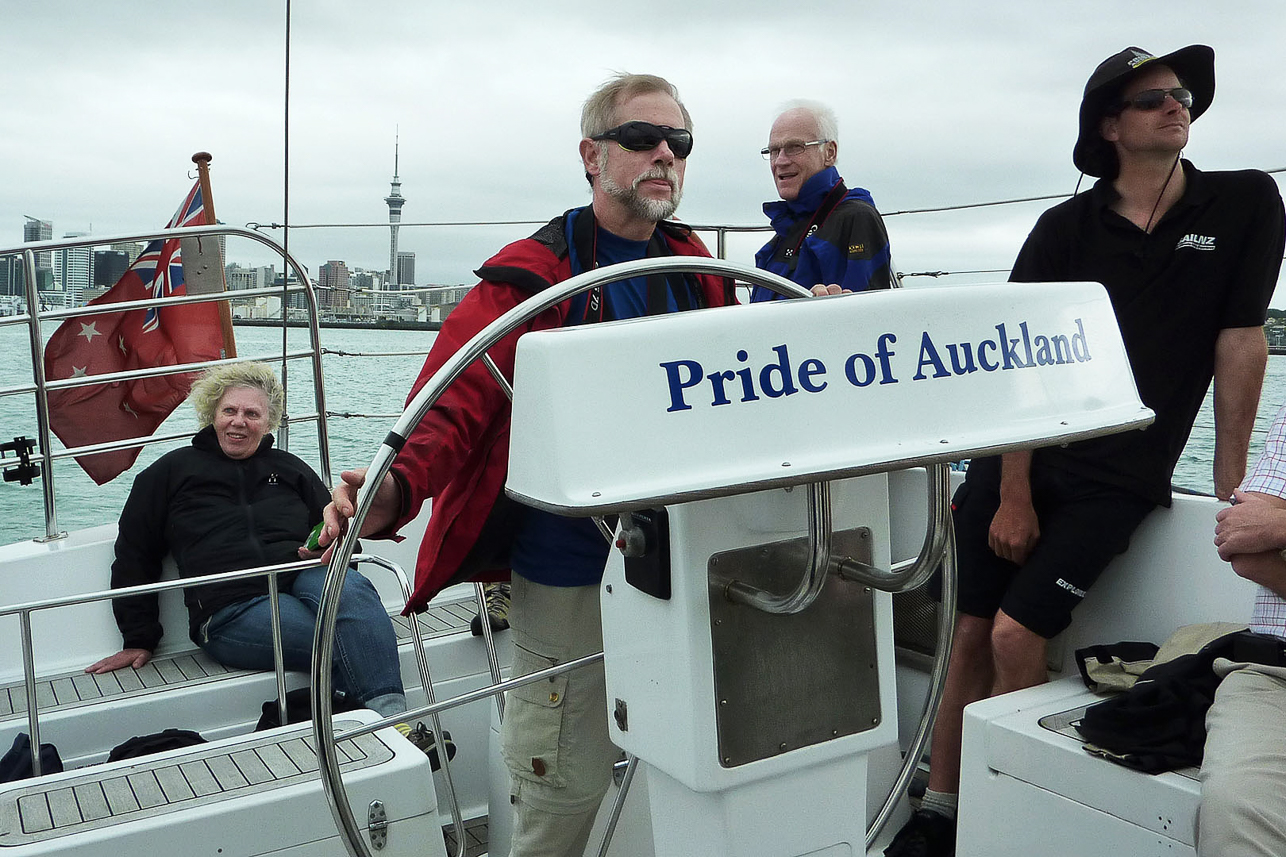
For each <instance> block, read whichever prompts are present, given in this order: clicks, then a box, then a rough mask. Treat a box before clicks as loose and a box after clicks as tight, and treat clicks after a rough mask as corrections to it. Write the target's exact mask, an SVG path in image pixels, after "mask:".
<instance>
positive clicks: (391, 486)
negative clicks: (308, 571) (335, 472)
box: [299, 467, 402, 559]
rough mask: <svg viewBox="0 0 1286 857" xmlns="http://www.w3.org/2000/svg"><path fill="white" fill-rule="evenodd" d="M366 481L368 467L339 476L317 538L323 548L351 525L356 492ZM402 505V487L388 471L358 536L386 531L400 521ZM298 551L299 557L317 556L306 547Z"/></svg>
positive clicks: (355, 512)
mask: <svg viewBox="0 0 1286 857" xmlns="http://www.w3.org/2000/svg"><path fill="white" fill-rule="evenodd" d="M364 484H366V468H365V467H359V468H357V469H356V470H345V471H344V472H343V473H341V474H340V475H339V483H338V484H337V485H336V486H335V488H334V489H333V490H332V491H331V501H330V503H329V504H328V505H327V506H326V508H325V509H324V510H323V511H322V522H323V527H322V531H321V534H320V535H319V536H318V538H317V541H318V543H319V544H320V545H321V546H322V547H323V548H326V547H327V546H328V545H330V544H331V543H332V542H334V541H335V539H336V538H338V537H339V534H340V533H342V532H343V531H344V529H345V528H346V527H347V526H348V519H349V518H351V517H353V515H355V514H357V491H358V489H359V488H361V487H362V486H363V485H364ZM401 508H402V489H401V487H400V486H399V485H398V482H397V480H396V479H394V478H393V474H391V473H390V474H387V475H385V477H384V481H383V482H382V483H380V487H379V490H378V491H376V492H375V499H374V500H373V501H372V503H371V509H370V511H369V512H368V513H367V515H366V520H365V521H363V522H362V531H361V532H360V533H358V535H359V536H369V535H370V534H372V533H382V532H384V531H385V530H387V529H388V528H389V527H391V526H392V525H393V522H394V521H396V520H397V517H398V513H399V512H400V511H401ZM299 550H300V556H304V557H312V556H316V553H312V552H306V550H305V549H304V548H300V549H299ZM329 554H330V551H329V550H327V551H326V552H325V553H324V554H323V557H324V558H326V559H329Z"/></svg>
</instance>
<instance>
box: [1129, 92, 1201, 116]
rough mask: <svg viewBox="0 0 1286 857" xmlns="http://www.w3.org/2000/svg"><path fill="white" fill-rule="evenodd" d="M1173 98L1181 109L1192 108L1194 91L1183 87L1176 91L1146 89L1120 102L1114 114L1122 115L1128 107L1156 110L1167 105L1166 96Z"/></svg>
mask: <svg viewBox="0 0 1286 857" xmlns="http://www.w3.org/2000/svg"><path fill="white" fill-rule="evenodd" d="M1167 95H1168V96H1169V97H1171V98H1173V99H1174V100H1175V101H1177V102H1178V103H1179V106H1181V107H1192V91H1191V90H1188V89H1185V88H1184V87H1182V86H1176V87H1175V88H1174V89H1145V90H1143V91H1142V92H1139V93H1136V94H1135V95H1133V96H1132V97H1130V98H1125V99H1122V100H1121V101H1118V102H1117V103H1116V105H1115V106H1114V107H1113V108H1112V112H1113V113H1120V112H1121V111H1122V110H1124V109H1125V108H1127V107H1133V108H1134V109H1135V110H1156V109H1158V108H1159V107H1161V105H1163V104H1165V99H1166V96H1167Z"/></svg>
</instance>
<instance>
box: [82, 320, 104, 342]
mask: <svg viewBox="0 0 1286 857" xmlns="http://www.w3.org/2000/svg"><path fill="white" fill-rule="evenodd" d="M77 335H78V336H83V337H85V340H86V341H87V342H93V341H94V337H95V336H102V334H101V333H99V332H98V322H96V321H91V322H90V323H89V324H85V322H83V321H82V322H81V323H80V333H79V334H77Z"/></svg>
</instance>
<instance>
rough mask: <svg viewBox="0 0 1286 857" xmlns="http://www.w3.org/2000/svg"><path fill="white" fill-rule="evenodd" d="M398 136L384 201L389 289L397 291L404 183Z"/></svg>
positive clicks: (394, 146)
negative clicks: (389, 187)
mask: <svg viewBox="0 0 1286 857" xmlns="http://www.w3.org/2000/svg"><path fill="white" fill-rule="evenodd" d="M397 155H398V136H397V134H396V133H395V134H394V135H393V186H392V188H391V189H390V190H389V194H388V196H386V197H384V201H385V202H386V203H388V232H389V236H388V287H390V288H394V289H396V288H397V287H398V284H397V279H398V277H397V227H398V224H399V223H401V222H402V205H403V204H404V203H405V202H406V200H405V199H403V198H402V181H401V179H399V178H398V177H397Z"/></svg>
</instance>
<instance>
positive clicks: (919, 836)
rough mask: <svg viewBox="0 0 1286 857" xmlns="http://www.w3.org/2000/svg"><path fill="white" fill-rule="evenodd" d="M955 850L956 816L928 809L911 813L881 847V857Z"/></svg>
mask: <svg viewBox="0 0 1286 857" xmlns="http://www.w3.org/2000/svg"><path fill="white" fill-rule="evenodd" d="M955 853H956V821H955V819H954V818H947V817H946V816H945V815H942V814H940V813H936V812H931V811H930V810H927V809H922V810H919V811H918V812H916V813H915V814H914V815H912V816H911V820H910V821H908V822H907V823H906V825H905V826H903V828H902V829H901V830H899V831H898V834H897V836H894V837H893V841H892V842H890V843H889V847H888V848H885V849H884V857H954V855H955Z"/></svg>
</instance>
